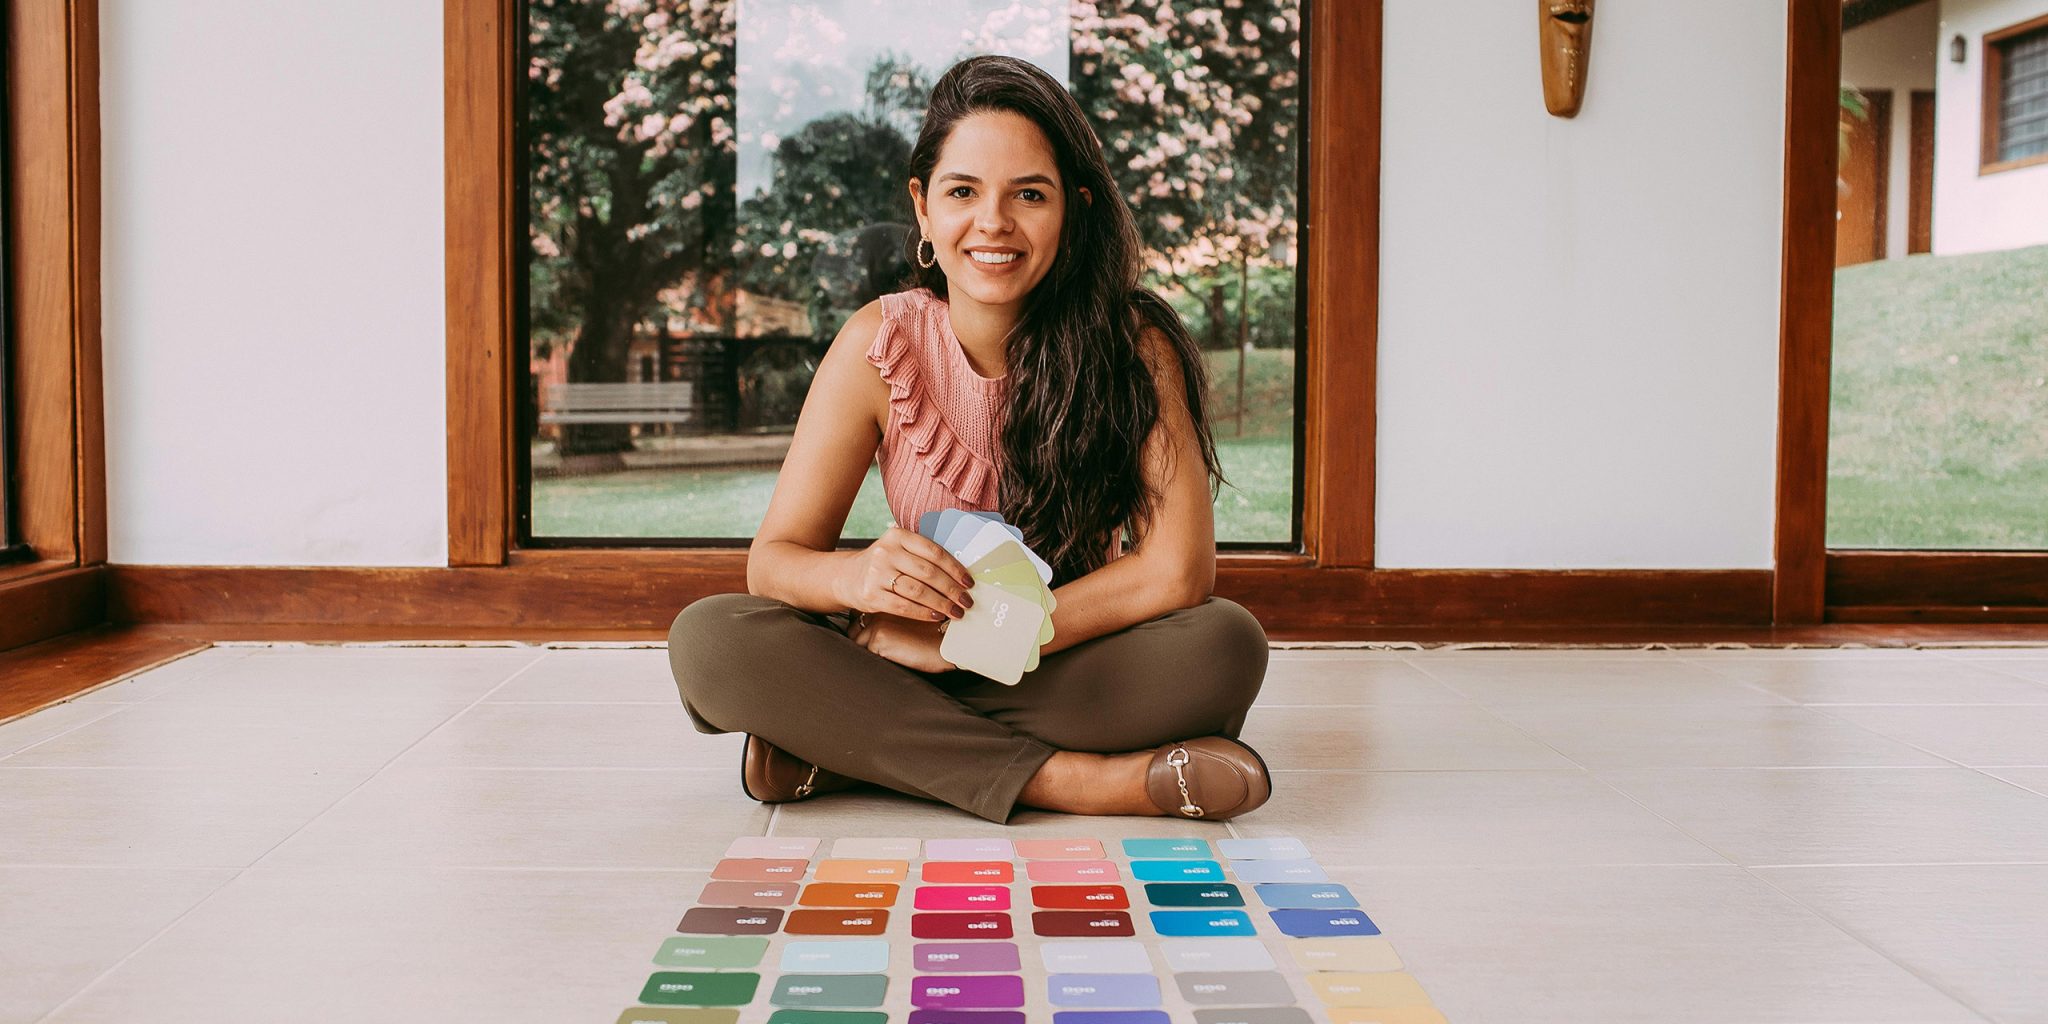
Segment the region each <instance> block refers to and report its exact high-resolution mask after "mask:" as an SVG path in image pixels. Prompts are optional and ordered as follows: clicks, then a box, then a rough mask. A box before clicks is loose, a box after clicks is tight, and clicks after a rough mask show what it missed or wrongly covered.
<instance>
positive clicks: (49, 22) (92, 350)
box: [0, 0, 107, 650]
mask: <svg viewBox="0 0 2048 1024" xmlns="http://www.w3.org/2000/svg"><path fill="white" fill-rule="evenodd" d="M7 17H8V23H7V34H8V42H9V46H8V56H9V63H8V66H7V69H6V74H7V76H8V80H7V93H8V102H9V109H8V111H7V124H8V130H9V131H10V132H12V136H13V137H12V138H11V139H10V140H9V145H8V147H7V148H8V162H9V163H8V168H7V174H8V183H9V186H10V189H11V193H12V194H11V196H10V197H9V209H8V211H7V212H8V223H9V227H10V229H11V233H12V243H13V252H12V253H10V254H9V257H10V258H9V259H8V261H7V274H8V281H7V287H8V288H9V290H10V291H9V298H10V302H11V305H12V309H11V313H12V315H13V318H14V353H13V356H14V362H15V365H14V367H13V372H12V373H10V374H9V375H8V380H9V384H10V386H11V387H12V388H13V389H14V394H13V395H12V399H13V409H14V412H15V416H16V419H15V426H16V433H15V437H14V441H15V451H14V453H13V455H14V457H15V458H16V459H17V464H18V477H17V479H18V482H19V491H18V493H17V494H16V495H15V497H16V500H17V501H18V502H19V510H20V519H19V524H20V527H21V532H22V539H23V540H24V541H25V542H26V543H27V544H28V546H29V547H30V548H31V549H32V550H33V551H34V553H35V559H34V560H33V561H31V562H28V563H25V564H17V565H8V566H0V650H6V649H9V648H12V647H19V646H22V645H24V644H29V643H34V642H36V641H39V640H43V639H47V638H49V637H53V636H57V635H59V634H61V633H67V632H70V631H72V630H76V629H82V628H85V627H87V626H92V625H97V624H99V623H101V622H104V621H106V612H107V602H106V578H105V577H106V568H105V566H106V560H107V516H106V512H107V502H106V490H107V478H106V440H105V416H104V411H103V403H102V398H101V386H100V131H99V128H100V125H99V117H100V113H99V65H100V56H99V9H98V5H97V4H95V3H92V2H90V0H14V2H12V3H10V4H8V5H7Z"/></svg>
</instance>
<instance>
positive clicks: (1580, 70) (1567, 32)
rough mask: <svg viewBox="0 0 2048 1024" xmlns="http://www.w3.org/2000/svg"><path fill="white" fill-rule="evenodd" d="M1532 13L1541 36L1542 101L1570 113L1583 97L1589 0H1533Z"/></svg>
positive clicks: (1556, 110)
mask: <svg viewBox="0 0 2048 1024" xmlns="http://www.w3.org/2000/svg"><path fill="white" fill-rule="evenodd" d="M1536 16H1537V19H1538V20H1539V22H1540V25H1541V27H1540V31H1541V38H1542V40H1543V105H1544V106H1545V107H1547V108H1548V109H1549V110H1550V112H1551V113H1553V114H1556V115H1557V116H1559V117H1572V116H1574V115H1576V114H1577V113H1578V112H1579V105H1580V104H1581V103H1584V102H1585V100H1586V62H1587V57H1588V56H1589V54H1590V53H1591V52H1592V51H1591V48H1592V43H1593V0H1536Z"/></svg>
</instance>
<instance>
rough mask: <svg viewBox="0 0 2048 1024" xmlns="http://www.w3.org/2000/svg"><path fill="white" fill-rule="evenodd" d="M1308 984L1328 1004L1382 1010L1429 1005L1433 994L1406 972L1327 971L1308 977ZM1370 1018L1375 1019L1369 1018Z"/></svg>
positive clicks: (1325, 1004) (1324, 1003)
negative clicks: (1352, 972) (1340, 972)
mask: <svg viewBox="0 0 2048 1024" xmlns="http://www.w3.org/2000/svg"><path fill="white" fill-rule="evenodd" d="M1308 987H1310V988H1312V989H1314V990H1315V993H1316V998H1318V999H1321V1000H1322V1001H1323V1005H1324V1006H1333V1007H1334V1006H1361V1007H1370V1008H1373V1009H1379V1008H1382V1007H1395V1006H1428V1005H1430V1002H1429V993H1427V992H1424V991H1422V985H1421V984H1420V983H1418V982H1417V981H1416V980H1415V977H1414V975H1411V974H1408V973H1406V972H1403V971H1387V972H1384V973H1380V974H1327V973H1324V972H1322V971H1317V972H1315V973H1313V974H1310V975H1309V976H1308ZM1366 1019H1368V1020H1370V1019H1371V1018H1369V1017H1368V1018H1366Z"/></svg>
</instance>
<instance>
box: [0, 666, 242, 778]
mask: <svg viewBox="0 0 2048 1024" xmlns="http://www.w3.org/2000/svg"><path fill="white" fill-rule="evenodd" d="M217 649H218V648H213V647H208V648H206V649H204V650H198V651H193V652H192V653H190V654H187V655H185V656H184V657H183V658H174V659H172V660H170V661H167V662H164V663H162V664H160V665H156V666H154V667H151V668H147V669H144V670H143V671H141V672H134V673H130V674H129V675H126V676H123V677H121V678H120V679H112V680H108V681H107V682H105V683H102V684H100V685H99V686H95V687H93V688H92V689H90V690H86V691H84V692H82V693H75V694H72V695H71V696H70V697H67V698H65V699H64V700H61V701H58V702H57V703H55V704H51V705H48V706H47V707H40V708H37V709H35V710H34V711H31V712H29V713H28V714H25V715H17V716H15V717H13V718H10V719H8V720H7V721H6V722H4V723H0V725H12V724H13V723H15V722H22V721H27V720H28V719H29V718H30V717H31V716H34V715H40V714H42V713H43V712H45V711H49V710H52V709H54V708H59V707H62V706H64V705H66V704H79V703H84V704H105V705H106V706H107V708H108V710H107V713H106V714H103V715H95V716H93V717H91V718H88V719H86V720H85V721H83V722H80V723H78V724H77V725H74V726H72V727H71V728H69V729H65V730H62V731H60V732H56V733H53V734H51V735H49V736H45V737H43V738H42V739H39V740H37V741H35V742H34V743H31V744H29V745H28V746H25V747H23V748H21V749H20V750H15V751H11V752H9V753H7V754H5V755H0V765H6V762H8V761H11V760H13V759H14V758H15V756H17V755H20V754H26V753H28V752H29V751H31V750H34V749H35V748H37V747H40V746H42V745H43V744H45V743H49V742H51V741H53V740H59V739H62V738H64V737H66V736H69V735H71V734H72V733H74V732H77V731H78V730H80V729H83V728H85V727H86V726H88V725H91V724H93V723H94V722H104V721H106V720H107V719H109V718H112V717H114V716H115V715H118V714H122V713H124V712H127V711H129V710H132V709H134V708H137V707H140V706H142V705H144V704H147V703H149V702H151V701H153V700H156V699H157V698H159V697H162V696H163V694H161V693H159V694H155V695H153V696H149V697H144V698H143V699H141V700H133V701H111V700H110V701H83V702H81V701H80V700H79V698H80V697H83V696H85V695H86V694H90V693H97V692H99V691H101V690H104V689H106V688H108V687H110V686H114V685H117V684H119V683H125V682H128V681H130V680H132V679H136V678H139V677H141V676H144V675H147V674H149V673H150V672H155V671H157V670H159V669H165V668H169V667H171V666H172V665H175V664H177V663H178V662H181V661H184V660H186V659H187V658H196V657H198V656H199V655H202V654H205V653H206V652H207V651H211V650H217ZM243 657H244V656H243V655H239V654H238V655H236V656H235V657H232V658H222V659H220V660H219V664H215V665H212V666H209V667H207V668H205V669H203V670H201V671H198V672H195V673H193V674H192V675H190V676H188V677H186V678H184V679H176V680H173V681H172V682H171V684H170V685H171V686H181V685H183V684H185V683H189V682H192V681H193V680H195V679H204V678H206V677H207V676H209V675H211V674H213V673H215V672H218V671H220V670H221V668H222V667H223V666H226V665H231V664H234V663H236V662H239V661H241V660H242V658H243ZM6 766H7V767H20V766H19V765H6Z"/></svg>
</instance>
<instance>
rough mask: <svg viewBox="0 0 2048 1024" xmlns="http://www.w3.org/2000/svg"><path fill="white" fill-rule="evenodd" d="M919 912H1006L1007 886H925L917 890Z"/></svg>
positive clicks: (1008, 898)
mask: <svg viewBox="0 0 2048 1024" xmlns="http://www.w3.org/2000/svg"><path fill="white" fill-rule="evenodd" d="M917 909H919V910H1008V909H1010V887H1009V886H1007V885H926V886H920V887H918V890H917Z"/></svg>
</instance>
